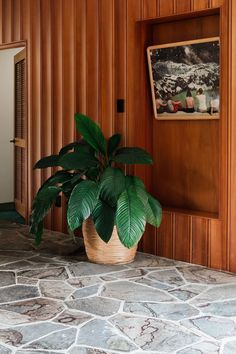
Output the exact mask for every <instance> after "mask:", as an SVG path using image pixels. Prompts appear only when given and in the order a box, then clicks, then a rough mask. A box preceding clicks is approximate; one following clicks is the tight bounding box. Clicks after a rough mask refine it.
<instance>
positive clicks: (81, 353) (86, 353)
mask: <svg viewBox="0 0 236 354" xmlns="http://www.w3.org/2000/svg"><path fill="white" fill-rule="evenodd" d="M110 353H111V352H110V351H109V352H106V351H104V350H101V349H92V348H84V347H77V346H76V347H74V348H72V349H71V350H69V354H110ZM112 353H114V352H112Z"/></svg>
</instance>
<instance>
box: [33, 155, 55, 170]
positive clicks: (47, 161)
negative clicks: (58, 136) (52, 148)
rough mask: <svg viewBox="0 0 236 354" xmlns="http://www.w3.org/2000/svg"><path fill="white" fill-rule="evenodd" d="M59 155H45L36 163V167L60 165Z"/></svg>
mask: <svg viewBox="0 0 236 354" xmlns="http://www.w3.org/2000/svg"><path fill="white" fill-rule="evenodd" d="M58 163H59V155H50V156H46V157H43V158H42V159H40V160H39V161H38V162H36V164H35V165H34V169H36V168H46V167H54V166H59V165H58Z"/></svg>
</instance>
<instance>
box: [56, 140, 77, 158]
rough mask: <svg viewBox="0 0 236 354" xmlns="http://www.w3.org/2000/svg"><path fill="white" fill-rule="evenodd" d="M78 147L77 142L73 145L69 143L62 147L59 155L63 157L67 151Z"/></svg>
mask: <svg viewBox="0 0 236 354" xmlns="http://www.w3.org/2000/svg"><path fill="white" fill-rule="evenodd" d="M78 146H79V142H78V141H74V142H73V143H70V144H68V145H65V146H63V148H61V150H60V152H59V155H60V156H63V155H65V154H66V153H67V152H68V151H70V150H73V149H74V148H76V147H78Z"/></svg>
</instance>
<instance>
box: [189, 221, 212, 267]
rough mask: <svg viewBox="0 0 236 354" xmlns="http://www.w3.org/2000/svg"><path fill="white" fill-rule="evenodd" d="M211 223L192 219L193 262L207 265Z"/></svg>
mask: <svg viewBox="0 0 236 354" xmlns="http://www.w3.org/2000/svg"><path fill="white" fill-rule="evenodd" d="M208 235H209V221H208V220H207V219H203V218H200V217H193V218H192V247H191V248H192V250H191V253H192V254H191V262H192V263H196V264H202V265H206V264H207V259H208Z"/></svg>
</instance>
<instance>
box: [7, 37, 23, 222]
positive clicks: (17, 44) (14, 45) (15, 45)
mask: <svg viewBox="0 0 236 354" xmlns="http://www.w3.org/2000/svg"><path fill="white" fill-rule="evenodd" d="M20 47H24V48H25V51H26V78H25V80H26V85H25V88H26V93H25V95H26V105H25V110H26V120H25V123H26V126H25V129H26V134H25V140H26V148H25V152H26V154H25V166H26V167H25V168H26V174H25V178H26V189H25V192H26V196H25V222H26V223H28V221H29V220H28V217H29V200H28V198H29V184H28V181H29V114H28V112H29V102H28V92H29V90H28V82H29V81H28V48H27V41H17V42H9V43H3V44H0V50H7V49H13V48H20ZM14 174H15V173H14Z"/></svg>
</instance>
